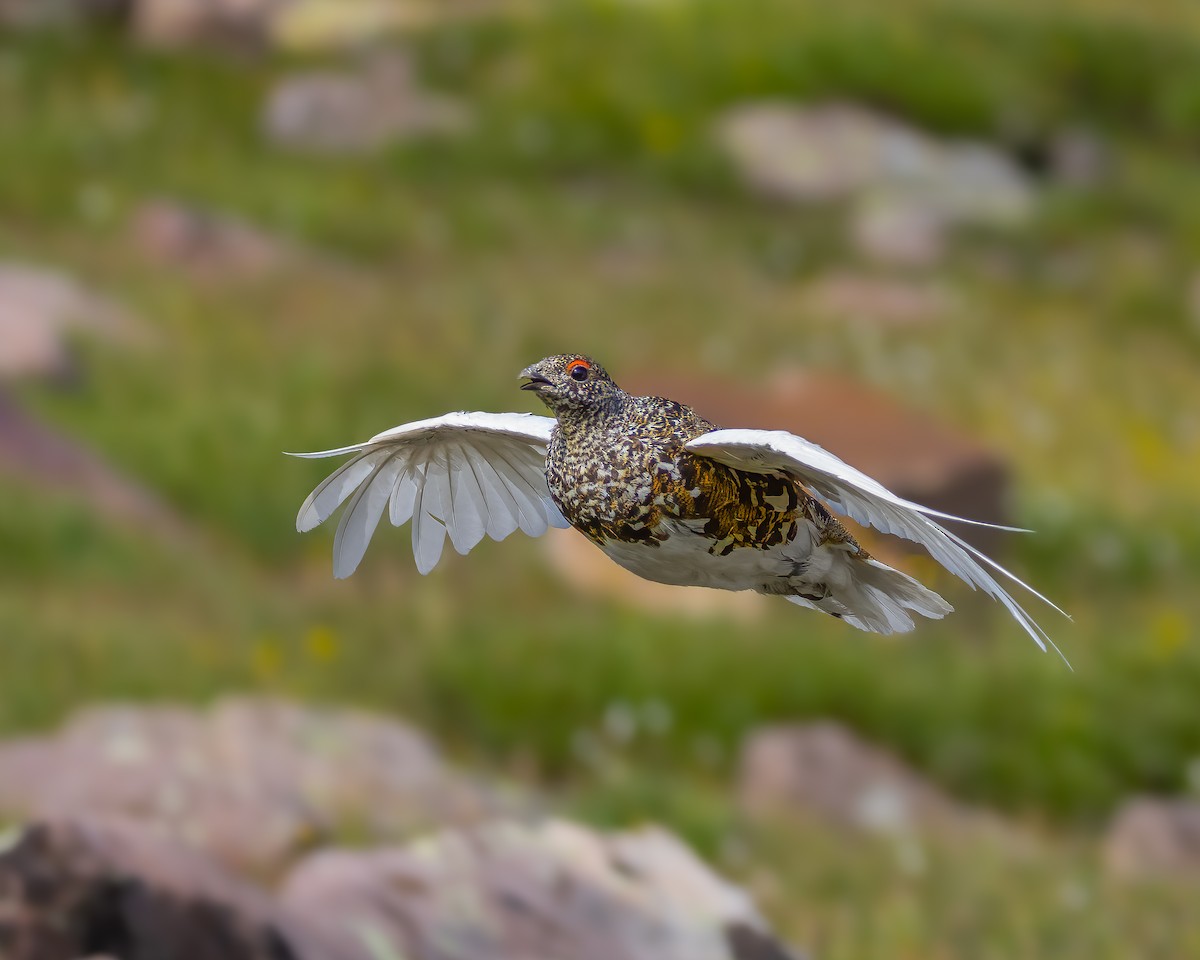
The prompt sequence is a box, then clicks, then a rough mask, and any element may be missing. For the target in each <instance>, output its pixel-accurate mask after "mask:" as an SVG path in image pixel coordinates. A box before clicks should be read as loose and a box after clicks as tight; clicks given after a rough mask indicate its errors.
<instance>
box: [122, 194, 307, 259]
mask: <svg viewBox="0 0 1200 960" xmlns="http://www.w3.org/2000/svg"><path fill="white" fill-rule="evenodd" d="M130 233H131V235H132V238H133V241H134V243H135V244H136V245H137V247H138V248H139V249H140V250H141V251H142V253H143V254H145V255H146V256H147V257H149V258H151V259H153V260H156V261H158V262H160V263H166V264H171V265H174V266H178V267H181V268H183V269H185V270H188V271H190V272H192V273H194V274H196V275H198V276H201V277H208V278H218V279H220V278H246V277H254V276H259V275H262V274H265V273H269V272H271V271H273V270H278V269H280V268H281V267H285V266H287V265H288V264H289V263H292V262H294V261H295V260H296V259H298V258H299V256H300V252H299V251H298V250H297V249H296V248H295V247H294V245H293V244H291V243H290V242H289V241H288V240H286V239H283V238H281V237H277V236H274V235H272V234H270V233H268V232H267V231H265V230H261V229H259V228H258V227H255V226H254V225H253V224H250V223H247V222H246V221H244V220H240V219H238V218H236V217H232V216H228V215H225V214H221V213H215V212H212V211H207V210H203V209H200V208H198V207H194V206H189V205H187V204H183V203H180V202H178V201H176V200H169V199H165V198H162V199H157V200H150V201H147V202H146V203H143V204H142V205H141V206H139V207H138V209H137V210H136V211H135V212H134V215H133V218H132V221H131V224H130Z"/></svg>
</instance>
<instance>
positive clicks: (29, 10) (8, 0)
mask: <svg viewBox="0 0 1200 960" xmlns="http://www.w3.org/2000/svg"><path fill="white" fill-rule="evenodd" d="M134 2H135V0H0V27H15V28H17V29H21V28H38V27H60V26H69V25H71V24H74V23H79V22H83V21H91V20H123V19H125V18H126V17H128V15H129V12H130V10H131V8H132V7H133V4H134Z"/></svg>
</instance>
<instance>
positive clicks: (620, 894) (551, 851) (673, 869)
mask: <svg viewBox="0 0 1200 960" xmlns="http://www.w3.org/2000/svg"><path fill="white" fill-rule="evenodd" d="M281 902H282V906H283V908H284V910H285V911H286V912H287V913H288V914H289V915H290V916H291V917H293V918H296V919H295V920H293V921H292V922H291V924H290V925H289V926H288V927H287V930H288V932H289V936H290V938H291V939H292V940H293V941H294V942H296V943H301V944H305V943H310V944H319V945H320V947H319V949H320V951H321V955H322V956H328V957H336V958H337V960H375V958H378V957H387V956H397V957H415V958H420V960H478V958H481V957H487V958H489V960H528V958H530V957H569V958H571V960H760V958H761V960H788V958H789V957H790V956H791V954H790V953H789V952H788V951H787V950H786V948H785V947H784V946H783V945H782V944H781V943H779V941H778V940H776V939H775V937H774V936H773V935H772V934H771V933H770V931H769V930H768V929H767V927H766V925H765V923H764V922H763V920H762V918H761V917H760V916H759V914H758V912H757V911H756V909H755V908H754V906H753V904H752V903H751V901H750V899H749V898H748V896H747V895H746V894H745V893H744V892H743V891H741V890H740V889H738V888H736V887H734V886H732V885H730V884H728V883H727V882H725V881H724V880H721V879H720V878H719V877H717V876H715V875H714V874H713V873H712V872H711V871H709V870H708V869H707V868H706V867H705V866H704V865H703V864H702V863H701V862H700V861H699V860H698V859H697V858H696V857H695V856H694V855H693V854H692V853H691V851H689V850H688V849H687V848H686V847H685V846H684V845H683V844H682V843H681V842H680V841H679V840H678V839H676V838H675V837H674V836H672V835H671V834H669V833H667V832H666V831H664V830H661V829H658V828H645V829H642V830H638V831H635V832H631V833H618V834H610V835H603V834H598V833H596V832H594V831H592V830H589V829H587V828H586V827H582V826H579V825H576V824H572V823H568V822H564V821H551V822H548V823H544V824H542V825H539V826H522V825H518V824H514V823H502V822H497V823H492V824H488V825H486V826H484V827H481V828H477V829H474V830H471V831H445V832H442V833H438V834H434V835H432V836H429V837H426V838H424V839H422V840H419V841H416V842H414V843H411V844H409V845H407V846H404V847H398V848H392V849H384V850H376V851H366V852H352V851H323V852H319V853H316V854H313V855H312V856H311V857H310V858H309V859H308V860H306V861H304V862H302V863H301V864H300V865H299V866H298V867H297V868H296V869H295V871H294V872H293V873H292V875H291V876H290V877H289V878H288V881H287V883H286V884H285V886H284V888H283V892H282V898H281Z"/></svg>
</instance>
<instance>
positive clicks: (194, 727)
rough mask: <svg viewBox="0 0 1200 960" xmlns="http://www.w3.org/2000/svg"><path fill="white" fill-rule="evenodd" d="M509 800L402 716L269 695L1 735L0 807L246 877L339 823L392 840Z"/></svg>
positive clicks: (90, 713)
mask: <svg viewBox="0 0 1200 960" xmlns="http://www.w3.org/2000/svg"><path fill="white" fill-rule="evenodd" d="M513 803H514V802H513V801H512V800H510V799H506V798H504V797H502V796H500V795H499V794H497V793H496V791H494V790H489V789H485V788H484V787H483V786H480V785H476V784H473V783H471V782H470V781H469V780H468V779H467V778H466V777H464V776H461V775H458V774H455V773H453V772H452V771H450V770H449V769H448V768H447V767H446V766H445V765H444V764H443V763H442V761H441V759H440V758H439V757H438V755H437V753H436V752H435V750H434V748H433V747H432V746H431V745H430V744H429V742H428V741H427V740H426V739H425V738H424V737H423V736H422V735H420V734H419V733H417V732H416V731H414V730H412V729H411V728H409V727H407V726H405V725H404V724H402V723H399V722H396V721H392V720H388V719H385V718H382V717H376V716H372V715H369V714H365V713H360V712H356V711H349V710H323V709H317V708H307V707H300V706H294V705H291V704H287V703H284V702H278V701H271V700H252V699H247V700H239V699H231V700H224V701H221V702H219V703H217V704H216V705H215V706H214V707H213V708H212V709H211V710H209V711H207V712H199V711H195V710H190V709H186V708H182V707H101V708H94V709H90V710H86V711H83V712H81V713H79V714H77V715H76V716H75V717H74V718H73V719H72V720H71V721H70V722H69V723H68V724H67V725H66V726H65V727H64V729H63V730H62V731H61V732H60V733H59V734H57V735H56V736H50V737H42V738H32V739H27V740H24V741H18V742H10V743H8V744H0V811H3V812H7V813H9V814H10V815H16V816H18V817H30V816H60V817H64V816H65V817H70V816H84V815H86V816H89V817H94V818H118V819H122V818H135V819H137V820H140V821H142V822H144V823H146V824H147V825H153V827H154V828H155V829H157V830H159V831H160V832H162V833H163V834H164V835H168V836H171V837H174V838H177V839H179V840H181V841H183V842H185V843H188V844H190V845H192V846H193V847H195V848H197V849H200V850H203V851H206V852H207V853H209V854H210V855H211V856H213V857H214V859H216V860H217V861H219V862H220V863H222V864H224V865H225V866H227V867H230V868H232V869H235V870H238V871H240V872H244V873H248V874H253V875H259V876H263V875H271V874H276V873H278V872H279V871H280V870H281V869H282V868H283V867H284V865H285V864H286V863H287V862H288V861H289V860H290V859H291V858H292V857H294V856H295V855H296V854H298V853H299V852H301V851H303V850H305V849H307V848H309V847H311V846H312V845H313V844H315V843H316V842H317V841H319V840H320V839H321V838H322V837H324V836H326V835H327V834H328V833H329V832H330V831H332V830H333V829H334V828H336V827H338V826H344V825H346V824H354V825H355V826H356V828H357V829H360V830H362V831H363V832H364V833H365V834H366V835H368V836H372V837H385V838H396V837H401V836H407V835H410V834H412V833H414V832H417V831H419V830H422V829H427V828H428V827H430V826H431V825H440V824H447V823H448V824H458V823H469V822H472V821H474V820H477V819H479V818H481V817H483V816H485V815H489V814H492V813H494V812H495V811H496V810H498V809H502V808H505V807H511V806H513Z"/></svg>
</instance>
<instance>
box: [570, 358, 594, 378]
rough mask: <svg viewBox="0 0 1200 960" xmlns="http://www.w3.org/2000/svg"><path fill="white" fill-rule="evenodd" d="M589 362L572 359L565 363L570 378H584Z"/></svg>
mask: <svg viewBox="0 0 1200 960" xmlns="http://www.w3.org/2000/svg"><path fill="white" fill-rule="evenodd" d="M589 367H590V364H588V363H587V362H586V361H584V360H572V361H571V362H570V363H568V364H567V373H568V374H570V376H571V379H572V380H586V379H587V375H588V369H589Z"/></svg>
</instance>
